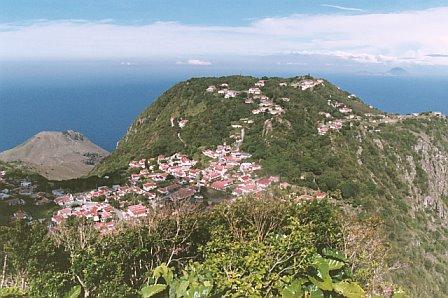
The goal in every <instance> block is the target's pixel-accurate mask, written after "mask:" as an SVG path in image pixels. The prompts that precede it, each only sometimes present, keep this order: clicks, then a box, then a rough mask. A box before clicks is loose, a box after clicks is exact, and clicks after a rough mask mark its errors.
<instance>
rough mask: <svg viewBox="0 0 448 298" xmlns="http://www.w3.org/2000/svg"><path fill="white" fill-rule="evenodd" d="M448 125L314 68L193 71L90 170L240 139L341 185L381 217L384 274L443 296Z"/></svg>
mask: <svg viewBox="0 0 448 298" xmlns="http://www.w3.org/2000/svg"><path fill="white" fill-rule="evenodd" d="M261 81H263V83H262V84H261V83H260V82H261ZM257 84H258V86H257ZM208 88H210V89H208ZM251 88H258V89H259V90H260V91H261V93H260V94H256V93H257V92H258V91H257V90H255V89H254V90H253V92H252V91H250V90H251ZM207 90H209V91H207ZM223 90H226V91H223ZM251 92H252V93H251ZM263 96H265V97H266V98H264V97H263ZM277 107H279V108H277ZM260 109H261V110H262V111H259V110H260ZM276 111H277V112H276ZM279 111H280V112H279ZM245 121H246V122H245ZM447 127H448V124H447V121H446V118H445V117H444V116H443V115H441V114H440V113H420V114H415V115H395V114H387V113H383V112H381V111H379V110H377V109H375V108H374V107H372V106H369V105H367V104H365V103H363V102H362V101H361V100H360V99H359V98H357V97H356V96H354V95H352V94H350V93H349V92H345V91H342V90H340V88H338V87H337V86H334V85H333V84H331V83H330V82H328V81H326V80H318V79H315V78H312V77H310V76H300V77H293V78H261V79H260V78H255V77H243V76H229V77H220V78H193V79H190V80H187V81H185V82H181V83H179V84H176V85H175V86H173V87H172V88H171V89H169V90H168V91H166V92H165V93H164V94H163V95H162V96H160V97H159V99H158V100H156V101H155V102H154V103H153V104H152V105H151V106H150V107H149V108H147V109H146V110H145V111H144V112H142V114H140V115H139V116H138V117H137V119H136V120H135V122H134V123H133V124H132V125H131V126H130V128H129V130H128V132H127V133H126V135H125V136H124V138H123V139H122V140H121V141H120V142H119V144H118V147H117V149H116V150H115V151H114V152H113V153H112V154H111V155H110V156H109V157H108V158H106V159H105V160H104V161H103V162H101V163H100V164H99V165H98V166H97V167H96V168H95V169H94V170H93V172H92V174H95V175H104V174H106V173H108V172H113V171H116V170H118V169H120V168H123V167H126V166H127V164H128V162H129V161H130V160H133V159H140V158H147V157H156V156H158V155H161V154H162V155H170V154H173V153H176V152H183V153H186V154H188V155H190V156H193V157H195V159H198V160H199V161H200V160H201V155H202V154H201V153H202V150H204V149H207V148H210V147H212V148H213V147H214V146H217V145H218V144H221V143H223V142H224V143H226V142H227V143H233V142H234V141H235V140H240V141H241V139H243V141H242V142H241V145H240V146H241V150H243V151H245V152H249V153H251V154H252V158H253V160H256V161H257V162H260V164H261V165H262V168H263V172H264V173H267V174H270V175H278V176H280V177H281V178H282V180H284V181H287V182H289V183H292V184H295V185H299V186H306V187H310V188H312V189H320V190H323V191H333V192H334V191H339V192H340V193H341V199H342V200H343V203H344V204H347V205H348V206H351V207H352V208H355V209H356V210H358V211H357V212H358V216H361V217H362V216H372V215H373V216H379V217H380V218H382V220H384V221H385V226H386V228H385V229H384V230H383V231H382V233H383V234H384V235H385V237H386V238H387V239H388V244H389V246H390V253H389V254H388V256H387V263H388V268H387V270H386V271H387V274H386V276H387V277H388V278H390V279H391V280H392V281H393V282H397V283H398V284H401V285H402V286H404V287H407V288H409V289H410V290H411V291H410V292H412V293H415V295H416V296H418V295H419V294H422V295H423V294H424V293H426V294H427V293H432V294H433V295H434V296H443V295H444V294H442V293H448V288H447V287H446V285H445V284H444V282H443V280H444V276H446V275H447V274H448V271H447V270H448V260H447V257H446V255H447V251H446V248H445V247H447V246H446V244H448V240H447V239H448V234H447V229H446V227H447V224H448V219H447V216H446V214H447V201H446V197H448V174H447V172H446V170H444V169H446V168H447V167H448V164H447V163H446V160H448V135H447V133H446V131H447ZM243 129H244V133H241V132H242V131H243ZM238 135H239V136H240V138H239V139H238ZM243 136H244V137H243ZM428 233H432V234H436V235H438V237H429V236H428Z"/></svg>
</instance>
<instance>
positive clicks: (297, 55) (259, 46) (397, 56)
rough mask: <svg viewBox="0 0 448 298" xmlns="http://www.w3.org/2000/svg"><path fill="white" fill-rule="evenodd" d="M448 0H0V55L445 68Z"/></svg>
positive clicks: (355, 68) (124, 62) (193, 64)
mask: <svg viewBox="0 0 448 298" xmlns="http://www.w3.org/2000/svg"><path fill="white" fill-rule="evenodd" d="M446 28H448V1H440V0H438V1H435V0H426V1H415V0H414V1H412V0H406V1H403V0H397V1H390V0H375V1H362V0H358V1H329V0H328V1H320V0H318V1H301V0H275V1H264V0H257V1H254V0H247V1H240V0H234V1H230V0H226V1H224V0H214V1H208V0H202V1H200V0H171V1H162V0H161V1H159V0H147V1H143V0H127V1H115V0H113V1H103V0H95V1H91V0H76V1H64V0H59V1H53V0H39V1H35V0H1V1H0V61H16V62H23V61H61V60H108V59H109V60H114V61H115V60H116V61H120V62H119V63H121V64H122V65H123V66H134V65H138V64H141V63H147V62H148V61H158V63H160V64H164V65H171V66H177V67H183V66H189V67H198V68H199V67H203V68H206V67H212V66H216V65H227V64H229V63H230V64H232V63H233V64H234V65H240V66H241V67H244V66H245V65H252V66H253V65H257V64H265V65H276V67H284V68H287V67H293V66H305V65H308V66H309V67H317V68H333V69H341V70H347V71H349V70H351V71H371V72H382V71H385V70H387V69H390V68H391V67H398V66H399V67H404V68H406V69H411V70H414V71H426V72H428V73H431V72H433V71H436V72H441V73H444V72H445V73H447V74H448V34H447V29H446Z"/></svg>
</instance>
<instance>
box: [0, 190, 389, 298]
mask: <svg viewBox="0 0 448 298" xmlns="http://www.w3.org/2000/svg"><path fill="white" fill-rule="evenodd" d="M341 216H342V214H341V213H340V212H339V211H338V208H336V207H335V206H334V205H332V204H330V203H329V202H328V201H326V200H324V201H313V202H302V203H301V204H297V203H296V202H294V201H293V200H291V199H289V198H288V197H286V196H283V195H277V196H275V197H274V198H268V197H267V198H243V199H240V200H237V201H236V202H235V203H233V204H222V205H219V206H218V207H217V208H214V209H201V208H199V209H198V207H193V206H181V208H179V209H174V210H165V212H157V213H153V214H152V215H150V216H149V217H148V218H146V219H144V220H143V221H142V222H140V223H133V224H130V225H128V226H123V227H122V228H121V229H120V230H118V231H117V232H115V233H113V234H109V235H108V234H105V235H100V234H99V233H98V232H97V230H95V229H94V228H93V227H92V226H91V225H90V224H87V223H86V222H84V221H78V220H75V219H73V220H70V221H68V222H67V223H66V224H65V225H63V226H60V227H58V228H57V229H55V230H53V231H52V232H51V233H47V229H46V227H45V226H42V225H40V224H38V223H35V224H32V225H29V224H25V223H23V222H17V223H15V224H14V225H13V226H11V227H3V228H1V229H0V247H1V250H0V252H1V255H0V257H1V258H2V259H3V260H4V259H5V257H6V256H7V259H6V261H5V264H6V267H5V268H6V271H5V272H6V275H4V276H3V283H4V284H8V285H10V286H15V287H21V286H24V285H26V288H27V289H28V294H29V295H30V296H33V297H62V296H63V295H64V294H65V293H68V292H69V291H70V289H72V288H73V287H77V288H74V289H75V290H74V291H79V292H80V293H81V292H82V293H83V294H84V296H85V297H87V296H93V297H137V296H139V295H140V294H139V293H140V290H142V289H143V290H144V291H143V292H142V293H146V294H148V291H149V290H148V289H147V288H146V286H147V285H154V283H159V284H164V285H163V286H162V285H160V286H158V287H157V288H158V289H160V288H163V289H167V287H166V286H165V284H166V283H169V284H170V287H173V288H177V290H178V291H179V292H178V293H172V296H171V297H192V295H187V293H186V292H187V291H188V290H192V289H195V290H193V292H198V293H199V296H200V297H204V296H206V295H200V293H203V291H206V292H205V293H206V294H207V295H215V296H216V295H218V296H254V297H255V296H280V295H282V296H284V297H297V295H298V293H301V292H302V291H303V294H304V293H305V292H312V293H313V295H315V296H313V297H323V293H324V292H325V293H327V294H328V293H333V292H334V293H339V294H342V296H344V297H363V295H364V294H363V292H364V291H363V290H362V289H361V287H360V286H359V285H358V284H356V279H357V277H356V276H359V275H357V274H358V273H357V272H358V271H359V272H361V271H362V269H366V267H360V268H359V269H356V270H355V272H353V271H352V270H351V269H350V268H351V267H350V266H355V267H357V266H358V265H359V264H360V263H353V262H352V261H351V260H348V259H346V258H345V256H344V255H347V254H349V251H346V250H345V244H347V243H350V239H351V238H356V237H359V235H357V233H351V232H350V233H349V232H347V231H345V230H344V228H343V226H342V225H341V223H342V220H345V221H347V220H346V219H343V218H341ZM346 240H347V241H346ZM337 251H342V252H341V253H339V252H337ZM381 257H382V256H381V255H379V256H378V255H377V256H375V257H374V259H375V260H379V259H380V258H381ZM168 267H169V268H170V269H168ZM353 273H355V275H353ZM174 275H176V276H178V277H179V279H176V281H177V282H183V284H182V286H181V285H180V284H178V286H175V284H174V280H172V279H173V278H174ZM170 276H171V277H170ZM360 281H361V282H363V281H362V280H360ZM362 285H363V286H364V287H366V288H368V287H369V286H371V285H369V284H366V283H363V284H362ZM145 288H146V291H145ZM152 289H153V290H154V288H152ZM163 289H162V290H163ZM347 291H350V293H351V294H348V293H349V292H347ZM344 293H345V294H344ZM146 294H145V295H146ZM190 294H192V291H190ZM296 294H297V295H296ZM148 296H149V294H148V295H146V296H145V297H148ZM195 297H197V295H195Z"/></svg>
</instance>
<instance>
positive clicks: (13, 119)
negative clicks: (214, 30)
mask: <svg viewBox="0 0 448 298" xmlns="http://www.w3.org/2000/svg"><path fill="white" fill-rule="evenodd" d="M125 66H126V65H125ZM127 66H128V67H123V65H120V67H116V68H112V69H111V68H109V69H106V68H105V69H97V70H96V71H95V70H94V71H90V72H89V71H88V70H87V69H86V68H82V67H80V68H79V69H76V70H72V71H65V70H63V69H59V70H56V71H54V72H45V71H41V73H42V75H41V76H37V77H35V76H32V75H29V73H28V72H27V71H23V70H22V71H20V70H19V71H16V72H13V73H12V74H7V73H6V71H3V70H0V107H1V114H2V117H1V118H0V152H1V151H4V150H7V149H11V148H13V147H15V146H18V145H20V144H22V143H23V142H25V141H26V140H28V139H29V138H30V137H32V136H33V135H35V134H36V133H38V132H40V131H65V130H70V129H71V130H75V131H79V132H81V133H82V134H84V135H85V136H86V137H88V138H89V139H90V140H91V141H92V142H94V143H95V144H97V145H99V146H101V147H102V148H104V149H106V150H108V151H112V150H113V149H114V148H115V146H116V143H117V141H118V140H120V139H121V137H123V135H124V134H125V133H126V130H127V128H128V127H129V126H130V125H131V124H132V122H133V120H134V119H135V117H137V116H138V115H139V114H140V113H141V112H143V110H144V109H145V108H146V107H148V106H149V105H150V104H151V103H152V102H153V101H154V100H155V99H156V98H157V97H158V96H160V95H161V94H162V93H163V92H164V91H166V90H168V89H169V88H170V87H172V86H173V85H174V84H176V83H178V82H180V81H183V80H186V79H188V78H190V77H201V76H221V75H223V76H224V75H231V74H241V73H238V72H235V71H232V70H221V71H219V70H210V69H209V70H207V69H206V70H203V69H201V70H197V69H192V70H191V69H185V70H184V71H182V72H178V71H177V72H169V71H165V72H163V71H162V72H158V71H157V70H156V69H150V70H148V69H145V70H142V69H138V68H135V67H129V65H127ZM308 73H310V74H311V75H313V76H316V77H321V78H325V79H327V80H329V81H330V82H332V83H334V84H336V85H337V86H339V87H340V88H341V89H343V90H346V91H348V92H350V93H353V94H356V95H357V96H358V97H359V98H361V99H362V100H363V101H365V102H366V103H367V104H369V105H373V106H375V107H376V108H379V109H380V110H383V111H384V112H388V113H398V114H409V113H416V112H426V111H438V112H442V113H444V114H448V97H447V96H446V94H448V78H447V77H444V76H417V75H407V76H387V75H374V74H373V75H372V74H359V73H355V74H349V73H343V74H338V73H325V72H320V73H312V72H307V71H306V70H305V71H301V70H297V71H296V72H295V71H283V72H282V71H273V72H271V73H269V72H268V71H266V70H265V71H263V70H255V71H253V72H251V73H245V74H243V75H253V76H258V77H261V76H283V77H291V76H296V75H304V74H308Z"/></svg>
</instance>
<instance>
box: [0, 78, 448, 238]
mask: <svg viewBox="0 0 448 298" xmlns="http://www.w3.org/2000/svg"><path fill="white" fill-rule="evenodd" d="M265 83H266V82H265V80H259V81H257V82H256V83H255V84H254V86H252V87H250V88H249V89H248V90H245V91H237V90H232V89H230V87H229V84H227V83H222V84H220V85H219V86H218V87H216V86H214V85H212V86H209V87H208V88H207V89H206V90H205V91H206V92H208V93H215V94H217V96H223V97H224V99H230V98H234V97H236V96H237V95H239V94H241V93H245V94H246V95H247V96H246V98H245V99H244V102H245V103H246V104H253V103H257V104H258V107H257V108H255V109H253V110H252V111H251V112H252V115H258V114H262V113H268V114H270V115H272V116H281V115H282V114H283V113H285V108H283V107H281V106H280V105H278V104H275V103H274V101H273V100H272V99H270V98H269V97H267V96H266V95H264V94H263V92H262V90H263V87H264V86H265ZM320 84H323V80H312V79H303V80H299V81H297V82H292V83H287V82H280V83H279V86H280V87H288V86H290V87H293V88H297V89H299V90H301V91H305V90H312V88H314V87H315V86H318V85H320ZM354 98H356V96H355V95H349V96H348V100H351V99H354ZM281 101H283V102H289V101H290V98H287V97H283V98H281ZM327 104H328V106H329V108H330V110H331V111H332V112H331V113H330V112H326V111H321V112H319V115H320V116H321V117H322V120H321V121H320V122H319V123H318V124H317V134H319V135H321V136H324V135H326V134H328V133H330V132H337V131H339V130H341V129H342V127H343V126H344V125H346V124H347V123H350V125H352V122H353V121H361V120H365V122H364V123H367V124H366V125H374V126H377V125H379V124H382V123H384V124H387V123H396V122H397V121H401V120H405V119H409V118H412V117H421V115H419V114H415V115H389V114H388V115H384V114H373V113H366V114H364V115H363V116H362V117H361V116H360V115H356V114H354V113H353V110H352V108H350V107H348V106H347V105H346V104H343V103H341V102H338V101H336V100H333V99H328V100H327ZM431 115H432V116H437V117H444V116H443V115H442V114H440V113H432V114H431ZM170 122H171V123H170V124H171V126H172V127H173V126H175V125H176V119H174V118H171V119H170ZM253 123H254V119H251V118H250V117H248V118H242V119H240V121H239V122H235V123H232V131H233V133H232V134H231V135H230V138H231V139H234V143H233V144H225V143H224V144H221V145H218V146H216V148H209V149H205V150H203V151H202V154H203V160H202V162H201V166H198V164H199V163H198V161H196V160H193V159H191V158H189V157H188V156H187V155H185V154H182V153H180V152H178V153H175V154H173V155H171V156H163V155H160V156H157V157H152V158H151V157H148V158H144V159H140V160H133V161H130V162H129V164H128V173H129V176H128V180H127V183H126V184H124V185H113V186H111V187H107V186H101V187H98V188H97V189H94V190H90V191H87V192H82V193H74V194H72V193H66V192H64V191H63V190H53V192H52V196H53V197H54V200H52V199H51V198H48V196H46V195H45V194H44V193H42V192H36V191H35V186H34V185H33V183H32V182H31V181H28V180H26V179H23V180H21V181H20V184H19V185H10V184H9V187H5V188H4V189H0V201H3V202H4V203H6V204H7V205H9V206H20V205H24V204H25V200H24V199H23V198H22V197H23V196H27V197H30V198H32V199H33V200H34V204H35V205H45V204H50V203H55V204H57V205H58V206H59V208H58V210H57V211H56V212H55V213H54V214H53V216H52V217H51V227H52V228H55V227H57V226H58V225H59V224H61V223H62V222H64V221H65V220H66V219H68V218H70V217H78V218H86V219H87V220H91V221H92V222H93V223H94V224H95V227H96V228H98V230H100V231H101V232H102V233H108V232H111V231H114V230H115V228H116V225H117V223H118V222H119V221H133V220H139V219H142V218H145V217H146V216H147V214H148V213H149V212H151V210H157V209H159V208H163V207H164V206H166V205H167V204H168V205H172V204H182V203H185V202H188V203H204V202H207V203H213V202H214V200H215V199H216V198H219V199H218V201H219V200H222V199H227V200H234V199H236V198H238V197H241V196H244V195H250V194H254V195H258V194H260V193H262V192H264V191H266V190H268V189H269V188H270V187H271V186H273V185H274V186H279V187H282V188H285V187H288V186H289V184H288V183H286V182H282V181H281V178H280V177H278V176H267V177H265V176H260V174H259V173H260V172H261V170H262V167H261V165H260V164H257V163H256V162H254V161H252V160H251V157H252V156H251V154H249V153H246V152H242V151H240V147H241V145H242V143H243V142H244V135H245V127H248V126H250V125H252V124H253ZM177 125H178V126H179V127H180V128H181V129H182V128H184V127H186V126H187V125H188V119H184V118H181V119H180V120H179V121H177ZM366 127H367V126H366ZM375 129H376V128H375ZM373 131H377V129H376V130H373ZM178 137H179V139H181V140H182V138H181V135H180V133H179V134H178ZM204 161H205V162H204ZM5 176H6V171H0V182H2V183H3V185H8V184H7V183H5V182H6V180H5ZM210 192H212V193H214V194H215V195H214V196H210ZM324 197H325V193H322V192H316V193H315V194H314V196H307V197H303V198H304V199H313V198H324ZM13 217H14V219H28V220H32V217H31V216H30V215H29V214H27V213H26V212H23V211H18V212H16V213H14V215H13Z"/></svg>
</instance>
